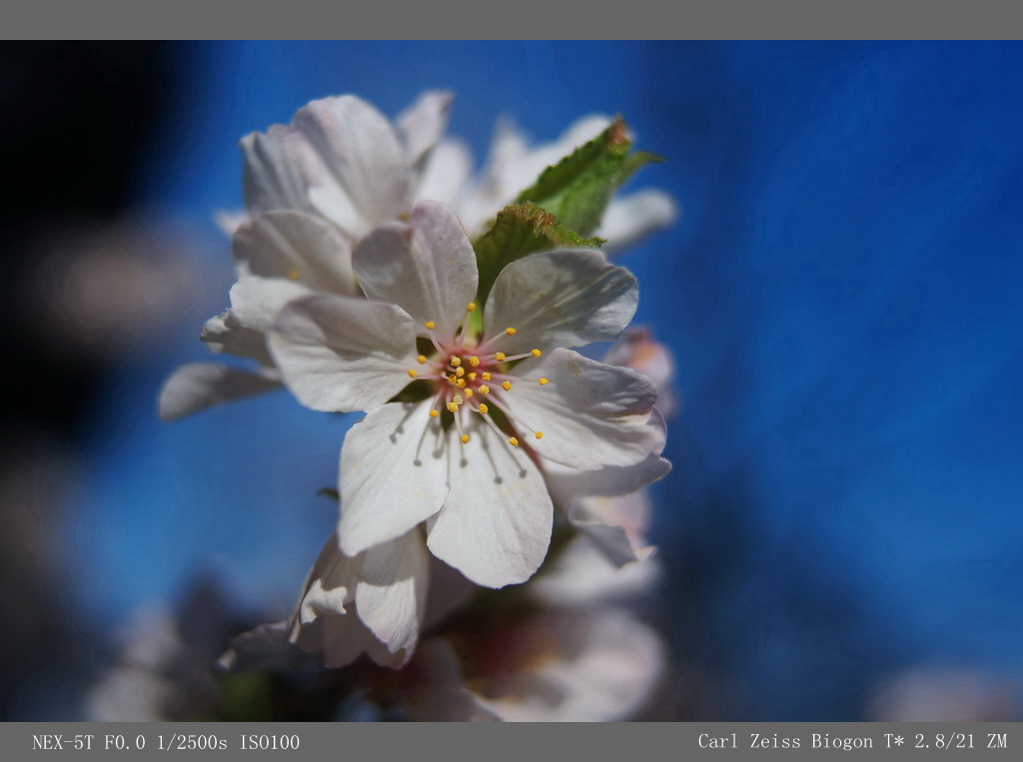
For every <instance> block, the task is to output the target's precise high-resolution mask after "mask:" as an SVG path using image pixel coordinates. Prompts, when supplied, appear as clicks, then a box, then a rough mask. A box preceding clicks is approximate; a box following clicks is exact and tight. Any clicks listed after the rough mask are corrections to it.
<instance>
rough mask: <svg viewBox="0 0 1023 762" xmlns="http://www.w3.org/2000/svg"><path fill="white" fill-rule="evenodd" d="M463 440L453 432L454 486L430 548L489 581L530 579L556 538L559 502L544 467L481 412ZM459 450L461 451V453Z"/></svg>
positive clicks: (434, 526) (433, 526)
mask: <svg viewBox="0 0 1023 762" xmlns="http://www.w3.org/2000/svg"><path fill="white" fill-rule="evenodd" d="M467 433H468V434H469V436H470V441H469V443H468V444H465V445H462V444H461V443H460V442H459V441H458V439H457V436H458V433H457V432H456V431H455V430H454V429H451V430H449V432H448V437H449V440H451V444H450V445H449V446H450V447H451V448H452V451H453V454H452V458H451V475H450V484H451V491H450V492H449V493H448V497H447V500H445V501H444V508H443V509H442V510H441V512H440V513H439V514H438V515H437V517H436V519H435V520H434V521H432V522H431V523H430V525H429V529H428V539H427V544H428V545H429V548H430V550H431V551H432V552H433V554H434V555H436V556H437V557H438V558H440V559H442V560H443V561H444V562H445V563H447V564H450V565H451V566H453V567H455V568H456V569H458V570H459V571H461V572H462V573H463V574H464V575H465V576H466V577H468V578H469V579H471V580H472V581H473V582H475V583H477V584H479V585H484V586H486V587H503V586H504V585H509V584H514V583H518V582H524V581H525V580H527V579H529V578H530V577H531V576H532V575H533V573H534V572H535V571H536V570H537V569H538V568H539V566H540V564H541V563H542V562H543V559H544V556H545V555H546V554H547V547H548V546H549V545H550V539H551V526H552V521H553V505H552V503H551V498H550V495H549V494H548V492H547V487H546V485H545V484H544V482H543V477H542V476H541V475H540V472H539V470H538V469H537V468H536V466H535V465H534V464H533V462H532V461H531V460H530V459H529V456H528V455H527V454H526V453H525V452H523V451H522V450H521V449H518V448H515V447H512V446H511V445H510V444H508V442H507V441H506V440H505V439H504V438H503V437H499V436H498V435H497V434H496V433H495V432H494V431H493V430H492V429H490V428H488V427H487V426H486V425H484V424H483V423H482V421H481V420H480V418H479V416H473V422H472V425H471V426H470V428H469V429H468V431H467ZM459 456H460V457H459Z"/></svg>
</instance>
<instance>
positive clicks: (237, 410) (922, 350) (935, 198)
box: [61, 42, 1023, 720]
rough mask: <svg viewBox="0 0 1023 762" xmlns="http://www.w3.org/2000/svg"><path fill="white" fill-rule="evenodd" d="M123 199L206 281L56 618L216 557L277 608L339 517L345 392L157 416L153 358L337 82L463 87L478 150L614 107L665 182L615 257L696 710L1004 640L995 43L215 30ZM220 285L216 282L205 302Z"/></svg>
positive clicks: (139, 408) (855, 707)
mask: <svg viewBox="0 0 1023 762" xmlns="http://www.w3.org/2000/svg"><path fill="white" fill-rule="evenodd" d="M175 57H176V58H175V60H176V62H177V68H176V74H177V76H178V78H179V87H178V89H177V92H178V96H177V100H176V102H175V103H174V108H173V109H172V110H171V111H170V112H169V115H168V118H167V119H166V120H165V122H164V124H163V125H162V126H161V128H160V130H159V133H158V141H157V143H156V144H155V146H154V149H153V156H154V159H153V161H152V163H151V165H150V166H149V168H148V169H147V171H146V175H145V180H144V182H143V184H142V186H141V187H140V189H139V198H140V205H142V206H145V207H150V208H153V207H155V208H160V209H164V210H167V211H169V212H172V213H174V214H177V215H183V216H184V217H185V219H187V220H189V221H190V222H191V223H192V224H193V225H194V226H195V230H196V231H198V233H199V234H200V235H203V236H205V237H206V239H207V240H208V241H209V242H211V243H210V244H209V248H210V250H211V252H212V254H213V259H211V261H210V263H209V268H210V270H209V272H210V276H209V278H210V280H209V284H208V287H209V293H210V294H212V296H211V297H210V299H209V300H207V304H205V305H203V310H205V312H204V311H202V310H198V311H196V313H195V314H192V315H184V316H182V329H181V332H180V338H179V339H178V340H176V341H174V342H171V343H169V344H162V343H161V344H160V345H158V346H148V347H145V348H133V349H132V350H131V352H130V353H128V355H127V356H126V358H125V362H124V364H123V366H122V367H121V368H120V369H119V371H118V374H117V375H116V377H115V378H114V380H113V382H112V383H111V384H110V385H109V387H108V389H107V392H106V394H105V397H104V400H105V401H104V403H103V405H102V407H101V409H99V410H98V411H97V412H96V415H95V422H94V425H93V427H92V429H91V431H90V434H89V436H88V441H87V446H86V452H87V453H88V458H89V461H88V463H87V464H86V466H85V470H86V472H87V473H88V474H89V479H88V483H87V488H86V490H85V492H84V493H83V494H81V495H79V496H77V497H76V500H75V505H74V513H73V517H74V518H73V521H72V522H71V523H70V524H69V526H68V528H67V529H66V530H64V536H63V537H62V539H61V541H62V542H63V543H64V544H65V547H66V549H67V550H66V553H67V570H68V572H67V576H68V579H67V584H68V586H69V590H70V592H69V593H68V596H67V597H68V599H69V600H71V601H74V603H68V604H67V605H68V606H69V607H70V614H71V616H72V617H73V618H75V619H76V620H79V621H81V622H83V626H88V627H99V628H101V629H107V630H109V629H112V628H113V627H114V626H115V625H116V624H117V623H119V622H122V621H124V619H125V618H126V617H127V616H128V615H129V614H130V613H131V612H132V611H133V610H134V609H136V608H137V607H138V606H139V605H141V604H142V603H144V602H147V601H152V600H166V601H174V600H175V599H176V598H177V597H178V596H180V595H181V594H182V591H183V590H184V589H185V587H186V586H187V585H188V584H189V583H190V582H191V581H192V580H193V579H194V578H195V576H196V574H197V573H199V571H200V570H202V569H212V570H214V571H216V572H217V573H218V574H221V575H222V576H223V577H224V578H225V579H226V580H227V582H228V584H229V586H230V587H231V589H232V590H234V591H236V592H237V594H238V596H239V599H240V600H241V601H242V602H243V603H244V605H247V606H251V607H257V606H259V607H268V608H269V609H272V610H275V611H277V612H281V611H284V610H286V609H287V607H289V606H290V605H291V603H292V600H293V596H294V595H295V593H296V592H297V588H298V585H299V584H300V582H301V578H302V576H303V575H304V573H305V571H306V569H307V567H308V565H309V563H310V562H311V561H312V559H313V558H314V557H315V553H316V552H317V550H318V548H319V546H320V544H321V543H322V541H323V539H324V537H325V536H326V534H327V533H329V531H330V529H331V526H332V524H333V520H334V507H333V505H332V504H331V502H330V501H329V500H326V499H324V498H322V497H317V496H316V495H315V490H316V489H317V488H319V487H322V486H329V485H331V484H333V482H334V478H335V470H336V462H337V461H336V458H337V450H338V446H339V444H340V442H341V439H342V436H343V433H344V430H345V426H346V425H347V423H348V419H342V418H339V417H331V416H323V415H320V414H316V413H313V412H311V411H307V410H304V409H302V408H301V407H300V406H299V405H298V404H297V403H295V402H294V401H293V400H292V399H291V398H290V397H289V396H288V395H286V394H275V395H270V396H264V397H262V398H259V399H254V400H250V401H246V402H242V403H239V404H235V405H231V406H226V407H222V408H219V409H216V410H213V411H210V412H207V413H204V414H200V415H198V416H195V417H193V418H190V419H187V420H185V421H182V422H178V423H174V424H165V423H161V422H159V421H158V420H157V418H156V415H155V398H156V393H157V390H158V388H159V385H160V383H161V382H162V380H163V379H164V378H165V377H166V376H167V375H168V374H169V373H170V372H171V371H172V370H173V369H174V368H175V367H176V366H177V365H179V364H180V363H182V362H186V361H192V360H202V359H207V357H208V354H207V353H206V350H205V348H204V347H203V346H202V345H201V344H200V342H199V341H198V338H197V337H198V329H199V326H200V325H201V322H202V321H203V320H204V319H205V318H206V317H209V315H211V314H213V312H214V311H217V310H219V309H221V308H223V307H224V306H226V287H227V284H228V283H229V282H230V263H229V259H230V257H229V244H228V242H227V240H226V239H224V238H221V237H218V235H219V234H218V233H217V231H216V230H215V229H214V226H213V223H212V222H211V216H212V214H213V213H214V212H215V211H216V210H218V209H235V208H239V207H240V206H241V160H240V153H239V152H238V150H237V149H236V148H235V142H236V141H237V140H238V138H240V137H241V136H242V135H244V134H245V133H247V132H249V131H252V130H254V129H265V128H266V127H267V126H268V125H270V124H271V123H274V122H287V121H288V120H290V118H291V115H292V114H293V113H294V112H295V110H296V109H298V108H299V107H300V106H302V105H303V104H304V103H306V102H307V101H309V100H312V99H314V98H318V97H323V96H326V95H330V94H338V93H343V92H351V93H355V94H358V95H361V96H363V97H364V98H366V99H367V100H369V101H371V102H373V103H374V104H376V105H377V106H378V107H379V108H380V109H381V110H382V111H383V112H384V113H386V114H388V115H394V114H395V113H396V112H398V111H399V110H400V109H401V108H403V107H404V106H406V105H407V104H409V103H410V102H411V101H412V100H413V99H414V98H415V96H416V95H417V93H418V92H420V91H421V90H423V89H426V88H438V87H439V88H448V89H451V90H453V91H455V92H456V94H457V99H456V101H455V104H454V108H453V111H452V117H451V122H450V128H449V132H450V133H451V134H454V135H459V136H462V137H464V138H465V139H467V140H468V141H469V143H470V144H471V146H472V147H473V149H474V151H475V155H476V158H477V162H479V161H480V160H481V159H482V158H483V156H484V155H485V151H486V147H487V145H488V142H489V138H490V134H491V130H492V126H493V123H494V121H495V119H496V118H497V117H499V116H500V115H503V114H507V115H511V116H513V117H515V119H516V121H517V122H518V124H519V125H520V126H522V127H523V128H525V129H526V130H528V131H529V132H530V133H531V134H532V135H533V136H535V137H536V138H537V139H540V140H549V139H553V138H554V137H556V136H557V135H558V134H559V133H560V132H561V130H562V129H564V128H565V127H566V126H567V125H568V124H569V123H571V122H572V121H574V120H575V119H576V118H578V117H579V116H581V115H583V114H585V113H588V112H592V111H601V112H605V113H612V114H613V113H616V112H617V113H621V114H623V115H624V116H625V117H626V119H627V121H628V122H629V124H630V126H631V127H632V129H633V130H634V131H635V133H636V134H637V136H638V146H639V147H640V148H643V149H646V150H650V151H653V152H655V153H659V154H661V155H664V156H665V157H667V159H668V162H667V163H665V164H659V165H653V166H650V167H648V168H645V169H644V170H642V171H641V172H640V173H639V175H638V177H637V178H636V179H635V180H634V181H633V182H632V183H631V185H630V187H632V188H638V187H643V186H656V187H660V188H663V189H665V190H667V191H668V192H670V193H671V194H672V195H673V196H674V197H675V198H676V199H677V200H678V202H679V204H680V206H681V216H680V219H679V221H678V223H677V224H676V225H675V226H674V227H673V228H671V229H670V230H668V231H666V232H663V233H660V234H658V235H657V236H654V237H652V238H650V239H647V240H646V241H645V242H644V243H643V244H642V245H640V246H637V247H635V248H633V249H631V250H630V251H629V252H628V253H627V254H625V255H624V256H623V258H622V259H621V263H622V264H624V265H626V266H628V267H630V268H631V269H633V270H634V272H635V273H636V274H637V276H638V277H639V280H640V285H641V304H640V311H639V314H638V316H637V319H638V320H639V321H640V322H644V323H649V324H651V325H652V326H653V327H654V330H655V333H656V335H657V336H658V337H659V338H660V339H662V340H663V341H665V342H666V343H667V344H668V345H669V346H670V347H671V349H672V350H673V352H674V354H675V357H676V360H677V365H678V377H677V386H678V390H679V392H680V394H681V396H682V398H683V402H684V408H683V411H682V413H681V415H680V416H679V417H678V418H677V419H676V420H674V421H673V422H672V424H671V426H670V428H669V444H668V449H667V452H666V455H667V456H668V457H669V458H670V459H671V460H672V461H673V463H674V466H675V468H674V471H673V473H672V474H671V475H670V476H669V478H668V479H667V480H666V481H665V482H664V483H662V484H660V485H658V487H657V489H656V497H657V511H658V512H657V518H656V523H655V528H654V532H653V535H654V540H655V541H656V542H657V543H658V544H659V545H660V546H661V548H662V553H663V557H664V558H665V560H666V561H667V563H668V567H669V580H670V585H669V586H668V588H667V589H668V590H669V591H670V592H667V593H666V594H665V610H666V612H667V614H666V616H665V619H664V625H665V628H666V632H667V633H668V635H669V636H670V638H671V639H672V642H673V644H674V646H675V647H676V659H677V661H678V663H679V664H682V665H686V666H685V667H684V668H680V676H679V680H680V681H685V680H688V679H691V678H693V676H694V675H698V676H699V680H698V681H697V682H696V683H695V684H694V685H695V686H696V687H694V688H692V689H693V690H694V691H695V692H696V693H698V694H699V697H698V698H697V699H696V704H697V705H698V707H700V708H699V709H698V711H697V713H698V714H699V715H701V716H704V717H707V718H711V719H758V720H823V719H857V718H859V717H861V716H862V715H863V712H864V711H865V702H866V700H867V697H868V695H869V692H870V690H871V689H872V686H874V685H875V684H876V682H877V681H878V680H879V679H881V678H883V677H885V676H886V675H888V674H890V673H892V672H893V671H896V670H898V669H900V668H903V667H906V666H911V665H916V664H933V665H939V666H941V665H960V664H965V665H973V666H980V667H986V668H988V669H992V670H995V671H998V672H1001V673H1004V674H1011V675H1017V676H1018V675H1019V669H1020V666H1021V657H1023V639H1021V637H1020V636H1021V633H1023V606H1021V605H1020V591H1021V590H1023V553H1021V550H1023V512H1021V508H1023V478H1021V474H1023V395H1021V391H1020V389H1021V381H1023V352H1021V347H1023V331H1021V327H1023V303H1021V299H1020V295H1021V293H1023V260H1021V256H1020V253H1021V244H1023V228H1021V223H1020V218H1021V212H1023V204H1021V200H1023V144H1021V137H1020V136H1021V135H1023V99H1021V98H1020V97H1019V95H1020V82H1021V81H1023V55H1021V47H1020V46H1019V45H1018V44H1013V43H908V44H907V43H589V42H579V43H482V42H460V43H392V42H375V43H322V44H321V43H223V44H220V43H217V44H213V43H204V44H189V45H183V46H181V47H179V48H176V49H175ZM211 305H212V311H211V310H210V309H209V308H210V306H211Z"/></svg>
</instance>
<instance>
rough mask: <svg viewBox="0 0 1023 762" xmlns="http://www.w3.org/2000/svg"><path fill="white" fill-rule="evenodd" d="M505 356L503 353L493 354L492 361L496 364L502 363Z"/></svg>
mask: <svg viewBox="0 0 1023 762" xmlns="http://www.w3.org/2000/svg"><path fill="white" fill-rule="evenodd" d="M507 356H508V355H506V354H505V353H504V352H494V359H495V360H497V361H498V362H504V358H505V357H507Z"/></svg>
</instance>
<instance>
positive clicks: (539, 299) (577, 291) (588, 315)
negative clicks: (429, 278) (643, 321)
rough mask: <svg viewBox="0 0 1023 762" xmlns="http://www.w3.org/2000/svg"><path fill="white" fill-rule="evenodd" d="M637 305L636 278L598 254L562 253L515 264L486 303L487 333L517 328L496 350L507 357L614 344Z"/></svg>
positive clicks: (588, 251)
mask: <svg viewBox="0 0 1023 762" xmlns="http://www.w3.org/2000/svg"><path fill="white" fill-rule="evenodd" d="M638 303H639V289H638V287H637V285H636V278H635V277H634V276H633V275H632V273H630V272H629V271H628V270H625V269H624V268H621V267H615V266H614V265H612V264H609V263H608V261H607V259H606V258H605V257H604V255H603V254H602V253H601V252H599V251H596V250H594V249H575V250H559V251H552V252H547V253H544V254H533V255H532V256H529V257H525V258H524V259H520V260H518V261H517V262H512V263H511V264H510V265H508V266H507V267H505V268H504V269H503V270H502V271H501V273H500V275H498V276H497V280H496V281H495V282H494V288H493V290H492V291H491V292H490V296H489V297H488V299H487V305H486V311H485V313H484V314H485V318H486V324H487V333H488V334H489V335H496V334H497V333H499V332H500V331H503V330H504V329H505V328H508V327H509V326H510V327H513V328H515V329H516V331H517V333H516V335H514V336H504V337H503V338H501V339H500V341H498V342H496V343H495V344H494V345H493V346H494V347H495V348H496V349H499V350H501V351H502V352H504V353H506V354H513V353H518V352H528V351H530V350H531V349H533V348H538V349H541V350H543V351H549V350H550V349H553V348H554V347H578V346H582V345H584V344H589V343H590V342H593V341H612V340H614V339H615V338H617V337H618V335H619V334H620V333H621V332H622V331H623V330H624V329H625V327H626V326H627V325H628V324H629V321H630V320H632V316H633V315H634V314H635V312H636V306H637V304H638Z"/></svg>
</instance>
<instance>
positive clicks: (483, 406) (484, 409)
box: [480, 402, 490, 415]
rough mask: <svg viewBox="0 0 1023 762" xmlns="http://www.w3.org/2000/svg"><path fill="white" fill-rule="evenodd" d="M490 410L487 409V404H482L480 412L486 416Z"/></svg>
mask: <svg viewBox="0 0 1023 762" xmlns="http://www.w3.org/2000/svg"><path fill="white" fill-rule="evenodd" d="M489 410H490V408H489V407H487V403H486V402H481V403H480V412H481V413H483V415H486V414H487V412H488V411H489Z"/></svg>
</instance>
